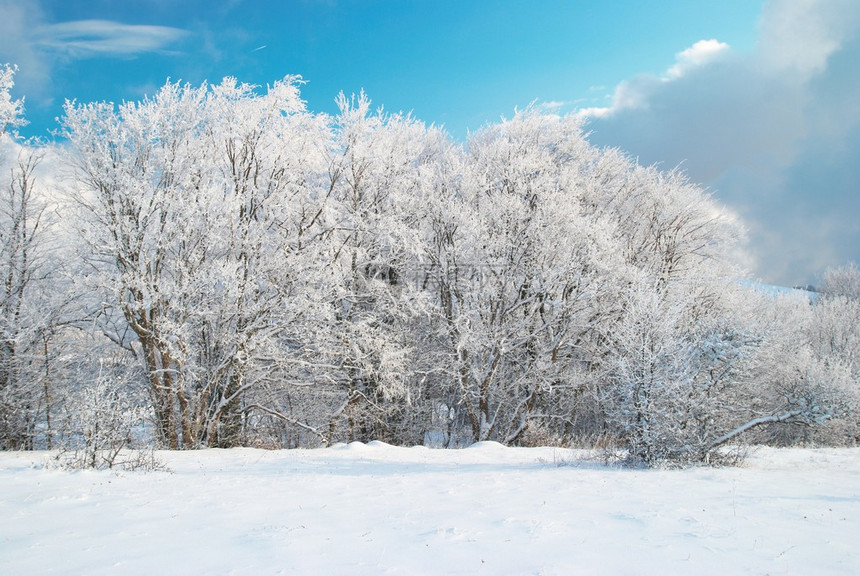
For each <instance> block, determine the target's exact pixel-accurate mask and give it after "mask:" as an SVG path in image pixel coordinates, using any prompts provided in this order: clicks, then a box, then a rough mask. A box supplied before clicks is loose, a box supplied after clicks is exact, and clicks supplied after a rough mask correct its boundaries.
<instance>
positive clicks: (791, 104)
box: [579, 0, 860, 284]
mask: <svg viewBox="0 0 860 576" xmlns="http://www.w3.org/2000/svg"><path fill="white" fill-rule="evenodd" d="M759 30H760V36H759V39H758V43H757V45H756V48H755V50H754V51H752V52H750V53H744V54H740V53H736V52H734V51H730V50H729V48H728V46H727V45H725V44H723V43H721V42H718V41H716V40H704V41H701V42H697V43H696V44H694V45H693V46H692V47H689V48H687V49H686V50H683V51H681V52H679V53H678V54H677V55H676V61H675V63H674V64H673V65H672V66H671V67H669V68H668V69H667V72H666V73H665V74H664V75H662V76H657V75H641V76H637V77H634V78H631V79H629V80H626V81H624V82H622V83H620V84H619V85H618V86H617V87H616V88H615V91H614V93H613V98H612V103H611V105H610V106H607V107H596V108H587V109H582V110H580V111H579V113H580V114H582V115H585V116H587V117H589V118H590V119H591V130H592V140H593V141H594V142H595V143H597V144H600V145H612V146H620V147H621V148H623V149H626V150H627V151H628V152H629V153H630V154H632V155H634V156H636V157H638V158H639V159H640V161H642V162H645V163H661V164H663V165H665V166H670V167H671V166H675V165H679V164H683V166H684V168H685V169H686V170H687V171H688V173H689V174H690V176H691V178H693V179H694V180H696V181H699V182H702V183H703V184H704V185H706V186H708V187H709V188H710V189H711V190H713V191H714V193H715V195H716V196H717V197H718V198H720V199H722V200H723V201H724V202H725V203H727V204H728V205H729V206H731V207H732V208H734V209H735V210H736V211H737V212H739V213H740V214H741V216H742V217H743V218H744V219H745V220H746V222H747V223H748V225H749V228H750V238H751V246H750V248H751V250H752V251H753V253H754V256H755V257H756V258H757V262H758V264H757V267H756V269H755V272H756V273H757V274H758V275H760V276H762V278H763V279H765V280H767V281H770V282H778V283H783V284H800V283H806V282H812V281H814V280H815V277H816V275H817V274H818V273H820V272H821V270H822V269H823V267H825V266H829V265H835V264H840V263H843V262H845V261H847V260H850V259H853V260H857V261H860V225H858V224H857V223H856V222H854V221H855V220H856V219H857V214H860V197H858V195H857V190H856V182H857V181H860V167H858V166H857V162H856V159H857V158H860V107H858V105H857V102H860V34H858V30H860V2H856V1H855V0H771V1H770V2H768V3H767V5H766V6H765V9H764V11H763V13H762V16H761V20H760V22H759Z"/></svg>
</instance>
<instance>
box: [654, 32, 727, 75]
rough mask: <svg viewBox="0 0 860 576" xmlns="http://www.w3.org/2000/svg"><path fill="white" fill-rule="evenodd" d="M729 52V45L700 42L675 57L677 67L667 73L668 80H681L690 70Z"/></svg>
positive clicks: (709, 41) (712, 40)
mask: <svg viewBox="0 0 860 576" xmlns="http://www.w3.org/2000/svg"><path fill="white" fill-rule="evenodd" d="M728 50H729V45H728V44H726V43H725V42H720V41H719V40H715V39H713V38H712V39H710V40H699V41H698V42H696V43H695V44H693V45H692V46H690V47H689V48H687V49H686V50H683V51H681V52H678V54H676V55H675V59H676V62H675V65H674V66H672V67H671V68H669V69H668V70H667V71H666V78H667V79H669V80H674V79H676V78H680V77H681V76H683V75H684V74H686V73H687V72H689V71H690V70H692V69H694V68H698V67H700V66H704V65H706V64H708V63H710V62H713V61H714V60H716V59H717V58H719V57H720V56H721V55H723V54H724V53H726V52H727V51H728Z"/></svg>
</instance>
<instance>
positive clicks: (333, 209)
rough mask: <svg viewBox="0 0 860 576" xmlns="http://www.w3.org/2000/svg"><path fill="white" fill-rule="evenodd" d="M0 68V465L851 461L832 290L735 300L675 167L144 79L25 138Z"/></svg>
mask: <svg viewBox="0 0 860 576" xmlns="http://www.w3.org/2000/svg"><path fill="white" fill-rule="evenodd" d="M14 74H15V69H14V67H11V66H5V67H0V131H2V146H0V156H2V157H0V165H2V173H0V194H2V196H3V197H2V200H0V276H2V288H0V448H2V449H4V450H33V449H54V450H65V451H68V452H71V453H74V454H81V455H82V456H81V458H82V460H81V461H82V462H84V463H85V464H87V465H92V466H102V465H111V464H112V462H113V461H114V459H115V458H116V457H117V455H118V454H119V453H120V452H121V451H122V450H124V449H126V448H131V449H145V448H153V447H157V448H165V449H174V450H176V449H181V450H187V449H196V448H202V447H235V446H254V447H266V448H296V447H316V446H327V445H331V444H333V443H336V442H349V441H354V440H358V441H362V442H368V441H371V440H380V441H384V442H387V443H391V444H396V445H410V446H411V445H427V446H433V447H462V446H466V445H469V444H472V443H474V442H479V441H485V440H492V441H496V442H499V443H502V444H505V445H511V446H583V447H585V446H588V447H598V448H605V449H606V450H608V451H610V452H611V453H613V454H619V455H621V457H622V458H623V459H624V460H625V461H628V462H630V463H633V464H636V465H645V466H652V465H658V464H664V463H679V464H686V463H699V462H717V461H720V459H721V458H726V457H729V456H727V454H728V452H727V447H730V446H737V445H739V444H743V443H766V444H771V445H794V444H818V445H833V446H836V445H855V444H857V443H858V442H859V441H860V386H858V378H860V365H858V362H857V358H858V355H860V270H858V268H857V267H856V266H855V265H853V264H850V263H849V264H846V265H844V266H841V267H838V268H833V269H830V270H828V271H826V272H825V273H824V275H823V277H822V281H821V283H820V286H818V288H817V291H816V292H815V293H812V292H804V291H796V290H795V291H792V290H776V289H769V288H764V287H762V286H760V285H758V284H756V283H755V282H753V281H752V279H751V278H749V276H748V272H746V271H745V270H744V269H743V267H742V264H743V262H744V261H745V256H744V229H743V225H742V223H741V222H740V221H739V220H738V219H737V218H736V217H735V216H734V215H733V214H732V212H731V211H729V210H728V209H727V208H725V207H724V206H722V205H721V204H720V203H719V202H717V201H716V200H715V199H714V198H712V197H711V195H710V194H709V192H708V191H706V190H704V189H702V187H700V186H698V185H697V184H695V183H693V182H690V181H689V180H688V179H687V178H686V176H685V174H684V173H683V172H682V171H680V170H663V169H660V168H658V167H654V166H642V165H639V164H638V163H637V162H636V161H635V160H634V159H632V158H630V157H629V156H627V155H625V154H624V153H623V152H622V151H620V150H618V149H611V148H609V149H599V148H597V147H595V146H593V145H591V144H589V142H588V134H587V131H586V130H587V127H586V126H584V125H583V122H582V120H581V119H579V118H578V117H577V116H576V115H567V116H558V115H553V114H547V113H544V112H542V111H541V109H540V108H539V107H532V108H529V109H526V110H523V111H519V112H517V113H516V114H514V116H513V117H512V118H511V119H508V120H503V121H500V122H498V123H496V124H492V125H488V126H485V127H484V128H483V129H481V130H480V131H478V132H476V133H473V134H471V135H470V137H469V138H468V140H467V141H466V142H462V143H460V142H456V141H454V140H453V139H452V138H451V137H450V136H448V135H447V134H446V133H445V131H444V130H443V129H440V128H438V127H435V126H427V125H425V124H424V123H422V122H421V121H419V120H418V119H416V118H413V117H411V116H410V115H404V114H392V113H387V112H385V111H384V110H382V109H380V108H376V107H374V105H373V104H372V103H371V101H370V99H369V98H368V97H367V96H366V95H364V94H359V95H354V96H345V95H341V96H340V97H339V98H338V100H337V105H338V110H339V112H338V113H337V114H334V115H327V114H322V113H314V112H312V111H309V110H307V108H306V106H305V104H304V102H303V101H302V100H301V94H300V88H301V84H302V81H301V79H300V78H299V77H286V78H284V79H283V80H281V81H279V82H276V83H274V84H273V85H272V86H269V87H268V88H258V87H255V86H249V85H247V84H242V83H240V82H238V81H237V80H235V79H232V78H227V79H225V80H223V81H222V82H221V83H220V84H211V85H210V84H204V85H201V86H192V85H186V84H182V83H171V82H168V83H166V84H165V85H164V86H163V87H162V88H161V89H160V90H158V91H157V93H155V94H154V95H153V96H151V97H148V98H145V99H143V100H141V101H139V102H126V103H123V104H121V105H115V104H113V103H106V102H94V103H81V102H75V101H70V102H67V103H66V106H65V113H64V116H63V117H62V118H60V119H59V123H58V127H57V130H58V132H57V136H56V138H55V139H54V142H50V143H48V142H39V141H32V140H30V141H25V140H23V139H22V138H20V137H18V134H17V131H16V129H17V127H19V126H21V125H22V124H23V123H24V122H25V117H24V110H23V102H21V101H20V100H15V99H13V98H12V97H11V95H10V90H11V88H12V86H13V82H14Z"/></svg>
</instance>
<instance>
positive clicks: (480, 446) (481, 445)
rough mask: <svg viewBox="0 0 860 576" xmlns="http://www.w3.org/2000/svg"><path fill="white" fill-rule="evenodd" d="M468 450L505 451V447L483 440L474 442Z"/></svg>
mask: <svg viewBox="0 0 860 576" xmlns="http://www.w3.org/2000/svg"><path fill="white" fill-rule="evenodd" d="M468 449H469V450H506V449H507V446H505V445H504V444H499V443H498V442H493V441H492V440H484V441H483V442H475V443H474V444H472V445H471V446H469V448H468Z"/></svg>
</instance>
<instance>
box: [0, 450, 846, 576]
mask: <svg viewBox="0 0 860 576" xmlns="http://www.w3.org/2000/svg"><path fill="white" fill-rule="evenodd" d="M583 456H584V453H582V452H576V451H566V450H559V449H552V448H532V449H526V448H522V449H513V448H503V447H501V446H499V445H496V444H492V443H490V444H480V445H476V446H474V447H472V448H467V449H463V450H448V451H442V450H429V449H426V448H395V447H392V446H388V445H385V444H381V443H376V442H372V443H370V444H367V445H364V444H350V445H348V446H345V445H341V446H337V447H333V448H328V449H321V450H293V451H275V452H271V451H263V450H252V449H237V450H226V451H224V450H205V451H198V452H183V453H160V454H159V457H160V458H161V459H162V460H163V461H164V462H165V463H166V464H167V465H168V466H169V468H170V469H171V471H172V472H171V473H166V472H155V473H140V472H135V473H121V474H117V473H113V472H94V471H86V472H69V471H65V470H61V469H56V468H50V467H48V468H46V467H45V465H44V464H45V461H46V460H47V459H48V455H47V454H45V453H0V573H2V574H4V575H6V574H8V575H43V574H75V575H77V574H88V575H99V574H117V575H134V574H141V575H144V574H145V575H155V574H249V575H266V574H350V575H352V574H374V575H376V574H409V575H412V574H544V575H547V574H564V575H570V574H637V575H638V574H661V575H662V574H686V575H690V574H719V575H721V576H724V575H728V574H773V575H776V574H803V575H808V574H816V575H821V574H860V546H858V542H860V450H858V449H848V450H832V449H827V450H801V449H791V450H773V449H761V450H758V451H756V452H754V453H753V454H752V455H751V456H750V457H749V459H748V460H747V462H746V464H745V465H744V466H742V467H740V468H720V469H711V468H695V469H689V470H629V469H622V468H617V467H612V466H604V465H602V464H601V463H600V462H599V461H595V460H588V459H585V458H584V457H583Z"/></svg>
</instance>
